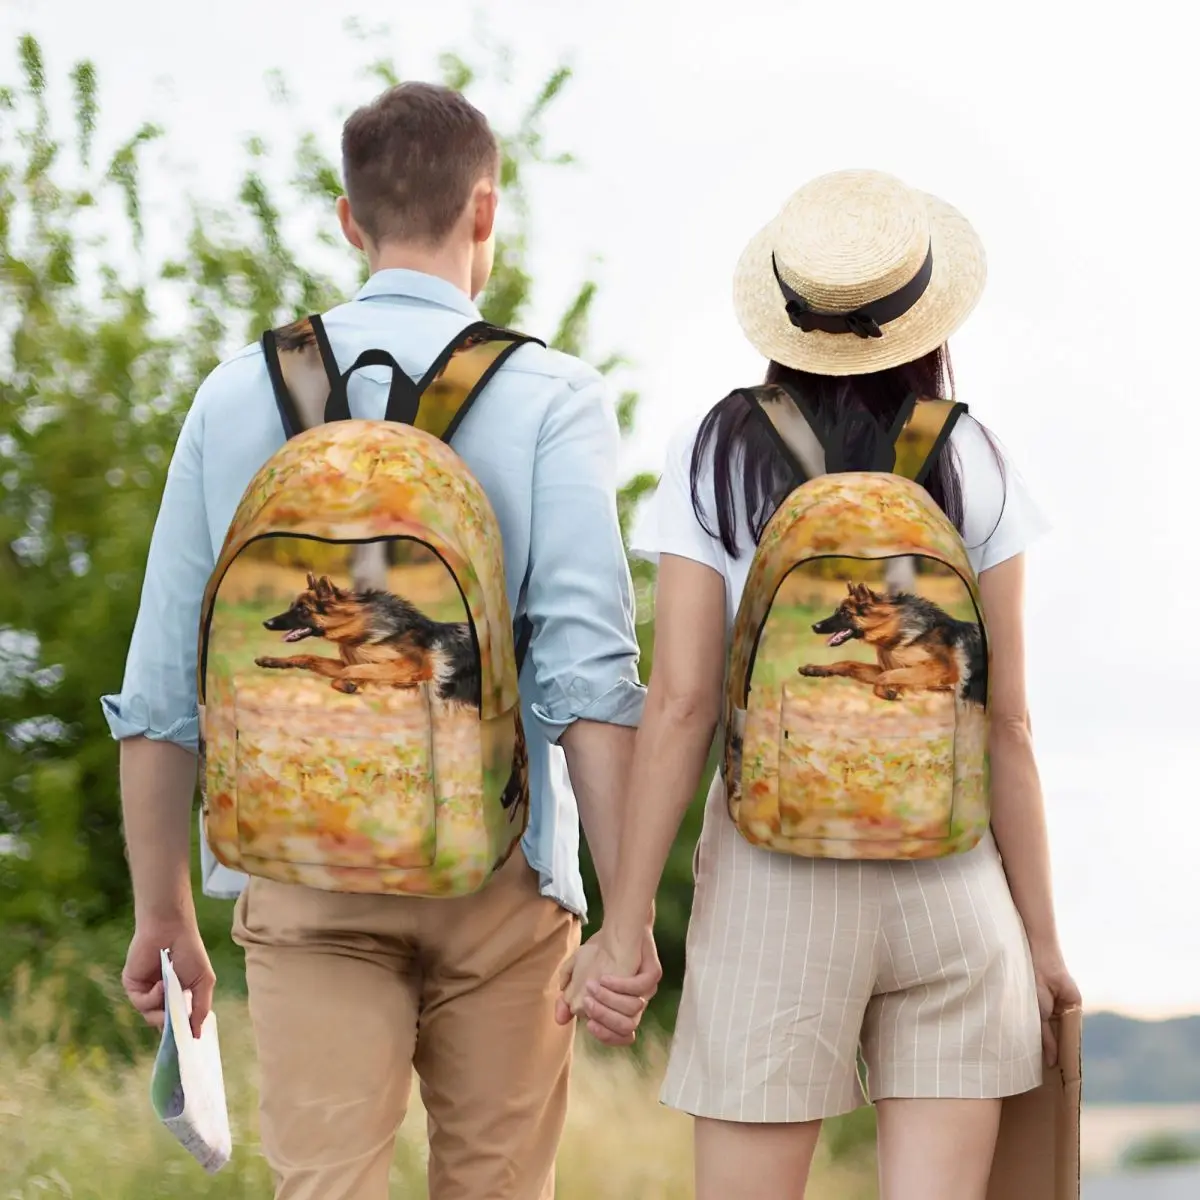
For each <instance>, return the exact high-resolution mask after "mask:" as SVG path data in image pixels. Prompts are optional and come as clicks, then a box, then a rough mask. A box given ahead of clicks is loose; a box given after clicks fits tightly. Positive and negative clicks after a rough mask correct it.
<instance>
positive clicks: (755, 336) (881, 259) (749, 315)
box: [733, 171, 987, 375]
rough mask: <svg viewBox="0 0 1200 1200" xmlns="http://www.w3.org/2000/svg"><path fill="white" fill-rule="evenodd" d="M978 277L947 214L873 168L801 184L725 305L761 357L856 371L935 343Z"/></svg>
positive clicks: (978, 266) (975, 247)
mask: <svg viewBox="0 0 1200 1200" xmlns="http://www.w3.org/2000/svg"><path fill="white" fill-rule="evenodd" d="M986 273H987V272H986V267H985V262H984V254H983V247H982V245H981V244H980V241H979V238H978V236H977V235H976V233H975V231H974V230H973V229H972V228H971V226H970V225H969V224H968V223H967V220H966V218H965V217H963V216H962V214H961V213H959V212H958V211H957V210H956V209H953V208H951V207H950V205H948V204H945V203H943V202H942V201H941V200H938V199H936V198H935V197H933V196H927V195H925V194H924V193H922V192H918V191H914V190H913V189H912V188H910V187H908V186H907V185H906V184H904V183H901V181H900V180H899V179H895V178H893V177H892V176H891V175H885V174H883V173H882V172H879V171H837V172H835V173H833V174H831V175H822V176H820V177H819V178H817V179H814V180H812V181H811V182H810V183H807V184H805V186H804V187H802V188H801V189H800V190H799V191H798V192H796V193H795V194H794V195H793V196H792V197H791V199H790V200H788V202H787V203H786V204H785V205H784V206H783V209H782V211H781V212H780V213H779V215H778V216H777V217H776V218H775V219H774V220H773V221H772V222H771V223H770V224H769V225H768V226H767V227H766V228H765V229H763V230H762V231H761V232H760V233H759V234H758V236H757V237H755V239H754V240H753V241H752V242H751V243H750V245H749V246H747V247H746V250H745V252H744V253H743V254H742V257H741V260H740V261H739V262H738V265H737V271H736V273H735V276H734V281H733V302H734V307H735V308H736V310H737V316H738V320H739V321H740V322H741V325H742V329H743V330H744V331H745V334H746V336H747V337H748V338H749V339H750V341H751V342H752V343H753V344H754V346H755V347H756V349H758V350H760V351H761V352H762V353H763V354H765V355H766V356H767V357H768V358H772V359H774V360H775V361H776V362H779V363H782V364H783V365H784V366H788V367H795V368H796V369H797V370H801V371H811V372H813V373H814V374H817V375H862V374H865V373H866V372H868V371H880V370H883V369H884V368H885V367H894V366H898V365H899V364H900V363H905V362H912V361H913V360H914V359H917V358H920V357H921V356H922V355H924V354H927V353H928V352H929V351H930V350H934V349H936V348H937V347H938V346H940V345H942V343H943V342H945V341H946V339H947V338H948V337H949V336H950V335H951V334H952V333H953V332H954V331H955V330H956V329H957V328H958V327H959V326H960V325H961V324H962V323H963V321H964V320H966V318H967V315H968V314H969V313H970V312H971V310H972V309H973V308H974V307H975V304H976V301H978V299H979V296H980V293H981V292H982V291H983V283H984V278H985V276H986Z"/></svg>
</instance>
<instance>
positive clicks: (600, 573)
mask: <svg viewBox="0 0 1200 1200" xmlns="http://www.w3.org/2000/svg"><path fill="white" fill-rule="evenodd" d="M479 319H480V317H479V312H478V310H477V309H476V308H475V306H474V305H473V304H472V303H471V301H470V300H469V299H468V298H467V297H466V295H464V294H463V293H462V292H461V291H459V290H458V289H457V288H455V287H454V286H453V285H452V284H450V283H448V282H446V281H445V280H442V279H437V278H434V277H432V276H429V275H423V274H420V273H418V272H415V271H403V270H385V271H380V272H378V273H377V274H375V275H374V276H372V278H371V279H370V280H369V281H368V283H367V284H366V286H365V287H364V288H363V289H362V290H361V291H360V292H359V293H358V295H357V296H356V297H355V298H354V299H353V300H352V301H350V302H349V303H348V304H343V305H342V306H341V307H339V308H335V309H334V310H333V311H332V312H330V313H329V314H327V315H326V317H325V326H326V329H327V330H328V332H329V338H330V341H331V343H332V345H333V350H334V354H335V356H336V358H337V360H338V362H339V363H340V364H341V365H342V368H343V369H345V368H346V367H348V366H349V365H350V364H351V363H352V362H354V360H355V359H356V358H357V357H358V355H359V354H360V353H361V352H362V351H363V350H367V349H371V348H374V347H380V348H382V349H384V350H387V351H389V352H390V353H391V354H392V356H393V357H394V358H395V359H396V361H397V362H399V363H400V365H401V367H403V368H404V370H405V372H406V373H407V374H408V375H409V376H410V377H412V378H416V379H419V378H420V377H421V375H422V374H423V373H424V372H425V370H426V369H427V368H428V367H429V365H430V364H431V363H432V362H433V360H434V358H435V357H436V356H437V353H438V351H440V350H441V349H442V348H443V347H444V346H445V345H446V344H447V343H449V342H450V341H451V339H452V338H454V336H455V335H456V334H457V333H458V332H459V331H460V330H462V329H463V328H464V327H465V326H466V325H468V324H470V323H471V322H473V321H477V320H479ZM388 383H389V373H388V371H387V370H386V369H384V368H379V367H367V368H363V369H362V370H360V371H357V372H356V373H355V374H354V375H353V376H352V378H351V381H350V408H351V412H352V414H353V415H354V416H357V417H365V418H370V419H381V418H382V417H383V412H384V407H385V404H386V400H387V390H388ZM283 442H284V433H283V428H282V426H281V425H280V420H279V413H278V410H277V409H276V407H275V400H274V397H273V394H272V391H271V385H270V382H269V380H268V378H267V369H266V364H265V362H264V360H263V356H262V352H261V350H260V349H259V347H258V346H257V345H255V346H250V347H247V348H246V349H245V350H243V351H241V353H239V354H237V355H235V356H234V357H233V358H231V359H230V360H228V361H227V362H225V363H222V364H221V366H219V367H218V368H217V369H216V370H215V371H214V372H213V373H212V374H211V375H210V376H209V377H208V379H206V380H205V381H204V383H203V384H202V385H201V387H200V389H199V391H198V392H197V393H196V398H195V401H194V402H193V404H192V407H191V409H190V410H189V412H188V414H187V417H186V418H185V420H184V423H183V428H182V430H181V431H180V435H179V441H178V443H177V445H176V447H175V453H174V455H173V457H172V460H171V466H170V469H169V471H168V473H167V483H166V488H165V490H164V492H163V498H162V507H161V509H160V511H159V514H158V521H157V524H156V525H155V529H154V536H153V539H152V540H151V544H150V555H149V560H148V562H147V564H146V578H145V583H144V586H143V590H142V599H141V608H140V610H139V612H138V618H137V624H136V626H135V627H134V632H133V641H132V643H131V645H130V649H129V657H128V660H127V662H126V667H125V679H124V683H123V685H122V688H121V692H120V694H119V695H110V696H105V697H103V700H102V703H103V705H104V711H105V714H106V716H107V717H108V723H109V727H110V728H111V730H112V733H113V736H114V737H116V738H128V737H136V736H138V735H145V736H146V737H149V738H153V739H161V740H164V741H171V742H176V743H178V744H179V745H181V746H185V747H188V748H190V749H192V750H195V749H196V746H197V737H198V732H199V730H198V710H197V697H196V650H197V631H198V629H199V621H200V606H201V601H202V597H203V592H204V588H205V585H206V583H207V582H208V578H209V575H210V573H211V572H212V569H213V566H214V564H215V562H216V558H217V555H218V554H219V552H220V549H221V546H222V544H223V542H224V540H225V535H226V533H227V532H228V529H229V526H230V523H231V521H232V520H233V515H234V512H235V510H236V508H237V505H238V502H239V501H240V499H241V497H242V494H243V492H244V491H245V489H246V487H247V485H248V484H249V483H250V481H251V479H252V478H253V477H254V475H255V474H256V473H257V471H258V469H259V468H260V467H261V466H262V465H263V464H264V463H265V462H266V461H267V459H268V458H270V457H271V455H272V454H274V453H275V452H276V451H277V450H278V449H279V448H280V446H282V445H283ZM453 445H454V449H455V450H456V451H457V452H458V454H460V455H461V456H462V458H463V459H464V461H465V462H466V463H467V465H468V466H469V467H470V469H471V471H472V472H473V473H474V475H475V477H476V478H477V479H478V480H479V482H480V483H481V484H482V486H483V489H484V491H485V492H486V493H487V496H488V499H489V500H490V501H491V503H492V507H493V508H494V510H495V512H496V517H497V519H498V521H499V525H500V531H501V536H502V538H503V541H504V563H505V572H506V581H507V585H508V598H509V604H510V606H511V608H512V611H513V613H514V615H516V616H519V615H520V614H521V613H522V612H525V613H527V614H528V616H529V618H530V620H531V622H532V625H533V638H532V641H531V643H530V647H529V654H528V656H527V658H526V662H525V666H524V669H523V671H522V674H521V700H522V709H523V712H524V716H525V725H526V729H527V731H528V732H529V735H530V737H529V781H530V788H531V793H532V805H531V812H530V821H529V827H528V829H527V831H526V833H525V838H524V841H523V842H522V848H523V850H524V852H525V856H526V858H527V859H528V860H529V863H530V865H531V866H532V867H533V868H534V870H535V871H537V872H538V875H539V877H540V880H541V889H542V892H543V894H544V895H547V896H550V897H553V898H554V899H555V900H557V901H558V902H559V903H560V904H561V905H563V906H564V907H565V908H568V909H570V910H571V911H573V912H576V913H579V914H580V915H581V916H582V915H584V908H585V906H584V895H583V884H582V880H581V878H580V874H579V819H578V812H577V809H576V805H575V797H574V795H573V793H572V791H571V787H570V782H569V780H568V778H567V771H566V763H565V759H564V757H563V752H562V750H561V748H560V747H559V746H558V745H557V741H558V739H559V737H560V736H561V735H562V732H563V730H565V729H566V728H567V727H568V726H569V725H570V724H571V723H572V722H573V721H575V720H577V719H579V718H585V719H587V720H592V721H603V722H608V723H612V724H617V725H636V724H637V723H638V721H639V719H640V717H641V710H642V702H643V699H644V692H643V689H642V687H641V685H640V684H639V683H638V675H637V660H638V648H637V639H636V636H635V632H634V621H633V589H632V586H631V583H630V577H629V567H628V563H627V562H626V559H625V551H624V547H623V545H622V542H621V534H620V528H619V526H618V523H617V509H616V488H617V482H618V480H617V457H618V450H619V446H620V433H619V430H618V428H617V418H616V412H615V408H614V405H613V402H612V397H611V394H610V392H609V390H608V388H607V386H606V385H605V383H604V381H603V379H602V378H601V376H600V375H599V374H598V372H596V371H595V370H594V369H593V368H591V367H589V366H587V365H586V364H585V363H582V362H580V361H579V360H578V359H575V358H571V357H570V356H568V355H566V354H561V353H559V352H557V351H553V350H546V349H543V348H542V347H541V346H537V345H526V346H522V347H521V348H520V349H519V350H517V351H516V353H515V354H513V355H512V356H511V357H510V358H509V359H508V360H507V361H506V362H505V363H504V365H503V367H502V368H501V370H500V371H499V372H498V374H497V375H496V376H494V377H493V379H492V381H491V382H490V383H489V384H488V386H487V388H486V389H485V391H484V392H483V394H482V395H481V396H480V398H479V400H477V401H476V403H475V405H474V406H473V407H472V409H471V410H470V412H469V413H468V414H467V416H466V417H465V418H464V420H463V423H462V425H461V426H460V427H459V428H458V430H457V432H456V433H455V434H454V439H453ZM539 735H540V736H539ZM201 845H202V851H203V859H204V868H205V870H204V875H205V890H206V891H207V892H209V893H210V894H213V895H224V896H231V895H236V894H237V892H238V891H240V889H241V887H242V886H243V885H244V883H245V877H244V876H242V875H239V874H237V873H235V872H231V871H228V870H226V869H225V868H224V867H220V866H219V865H218V864H216V862H215V860H214V859H213V858H212V855H211V853H210V852H208V848H207V846H205V845H204V844H203V842H202V844H201Z"/></svg>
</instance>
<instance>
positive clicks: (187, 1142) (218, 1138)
mask: <svg viewBox="0 0 1200 1200" xmlns="http://www.w3.org/2000/svg"><path fill="white" fill-rule="evenodd" d="M162 974H163V1004H164V1007H165V1009H166V1021H165V1023H164V1025H163V1036H162V1043H161V1044H160V1045H159V1048H158V1056H157V1058H155V1060H154V1074H153V1077H152V1079H151V1083H150V1102H151V1104H152V1105H153V1106H154V1111H155V1112H156V1113H157V1114H158V1117H159V1119H160V1120H161V1121H162V1123H163V1124H164V1125H165V1126H166V1127H167V1128H168V1129H169V1130H170V1131H171V1132H172V1133H173V1134H174V1135H175V1137H176V1138H177V1139H178V1140H179V1142H180V1144H181V1145H182V1146H183V1148H184V1149H185V1150H186V1151H187V1152H188V1153H189V1154H191V1155H192V1157H193V1158H195V1159H196V1160H197V1161H198V1162H199V1163H200V1165H201V1166H202V1167H203V1168H204V1169H205V1170H206V1171H208V1172H209V1173H210V1174H213V1173H215V1172H217V1171H219V1170H220V1169H221V1168H222V1167H223V1166H224V1165H225V1164H226V1163H227V1162H228V1161H229V1156H230V1154H231V1153H232V1151H233V1141H232V1138H231V1136H230V1133H229V1109H228V1107H227V1106H226V1103H225V1081H224V1078H223V1076H222V1074H221V1049H220V1045H219V1043H218V1041H217V1014H216V1013H215V1012H210V1013H209V1014H208V1016H207V1017H205V1018H204V1024H203V1025H202V1026H201V1027H200V1036H199V1037H198V1038H197V1037H193V1036H192V1029H191V1024H190V1022H189V1020H188V1016H189V1014H188V1008H189V1004H188V1001H189V999H190V996H185V995H184V991H183V987H182V986H181V985H180V983H179V979H178V977H177V976H176V974H175V968H174V967H173V966H172V965H171V952H170V951H169V950H164V951H162Z"/></svg>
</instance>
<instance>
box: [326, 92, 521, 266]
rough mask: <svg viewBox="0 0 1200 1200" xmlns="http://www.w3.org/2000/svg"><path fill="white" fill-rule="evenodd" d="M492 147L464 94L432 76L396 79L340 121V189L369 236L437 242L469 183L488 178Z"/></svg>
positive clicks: (494, 159) (495, 153) (495, 157)
mask: <svg viewBox="0 0 1200 1200" xmlns="http://www.w3.org/2000/svg"><path fill="white" fill-rule="evenodd" d="M499 161H500V152H499V149H498V148H497V145H496V138H495V136H494V135H493V133H492V131H491V128H490V126H489V125H488V123H487V118H486V117H485V116H484V115H483V113H481V112H480V111H479V110H478V109H477V108H476V107H475V106H474V105H473V104H471V103H470V102H469V101H468V100H467V99H466V97H465V96H463V95H462V94H461V93H460V92H456V91H454V90H453V89H451V88H446V87H439V86H437V85H436V84H432V83H401V84H399V85H397V86H396V87H393V88H389V89H388V90H387V91H386V92H384V93H383V94H382V95H381V96H378V97H376V98H375V99H374V100H373V101H371V103H370V104H367V105H364V106H363V107H362V108H360V109H358V111H357V112H355V113H353V114H352V115H351V116H350V118H349V120H347V122H346V124H345V125H344V126H343V128H342V172H343V175H344V178H345V181H346V196H347V198H348V199H349V201H350V210H351V212H353V214H354V219H355V221H357V222H358V225H359V228H360V229H362V231H363V232H364V233H365V234H366V235H367V236H368V237H369V238H370V239H371V240H372V241H375V242H379V241H383V240H388V239H403V240H405V241H416V242H424V243H436V242H440V241H441V240H442V239H443V238H444V237H445V236H446V235H447V234H448V233H449V232H450V230H451V229H452V228H453V227H454V223H455V221H457V220H458V218H459V216H460V215H461V214H462V211H463V206H464V205H465V204H466V203H467V201H468V200H469V199H470V196H471V189H472V188H473V187H474V186H475V184H476V183H478V182H479V180H480V179H481V178H482V177H483V176H485V175H491V176H492V177H493V178H495V175H496V172H497V170H498V168H499Z"/></svg>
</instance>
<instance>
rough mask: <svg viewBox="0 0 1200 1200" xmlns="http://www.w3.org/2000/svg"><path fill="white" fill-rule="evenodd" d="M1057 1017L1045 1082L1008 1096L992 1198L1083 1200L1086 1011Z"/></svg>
mask: <svg viewBox="0 0 1200 1200" xmlns="http://www.w3.org/2000/svg"><path fill="white" fill-rule="evenodd" d="M1051 1021H1052V1023H1053V1025H1054V1030H1055V1033H1056V1034H1057V1036H1058V1062H1057V1063H1056V1064H1055V1065H1054V1066H1053V1067H1046V1068H1045V1069H1044V1071H1043V1075H1042V1085H1041V1087H1039V1088H1035V1089H1034V1090H1033V1091H1032V1092H1025V1093H1023V1094H1022V1095H1020V1096H1009V1097H1008V1098H1007V1099H1006V1100H1005V1101H1004V1103H1003V1105H1002V1107H1001V1110H1000V1136H999V1139H998V1140H997V1142H996V1154H995V1157H994V1158H993V1160H992V1174H991V1178H990V1180H989V1182H988V1191H987V1200H1079V1113H1080V1106H1081V1102H1082V1089H1083V1012H1082V1011H1081V1010H1080V1009H1078V1008H1071V1009H1068V1010H1067V1011H1066V1012H1064V1013H1063V1014H1062V1015H1061V1016H1057V1017H1052V1018H1051Z"/></svg>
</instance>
